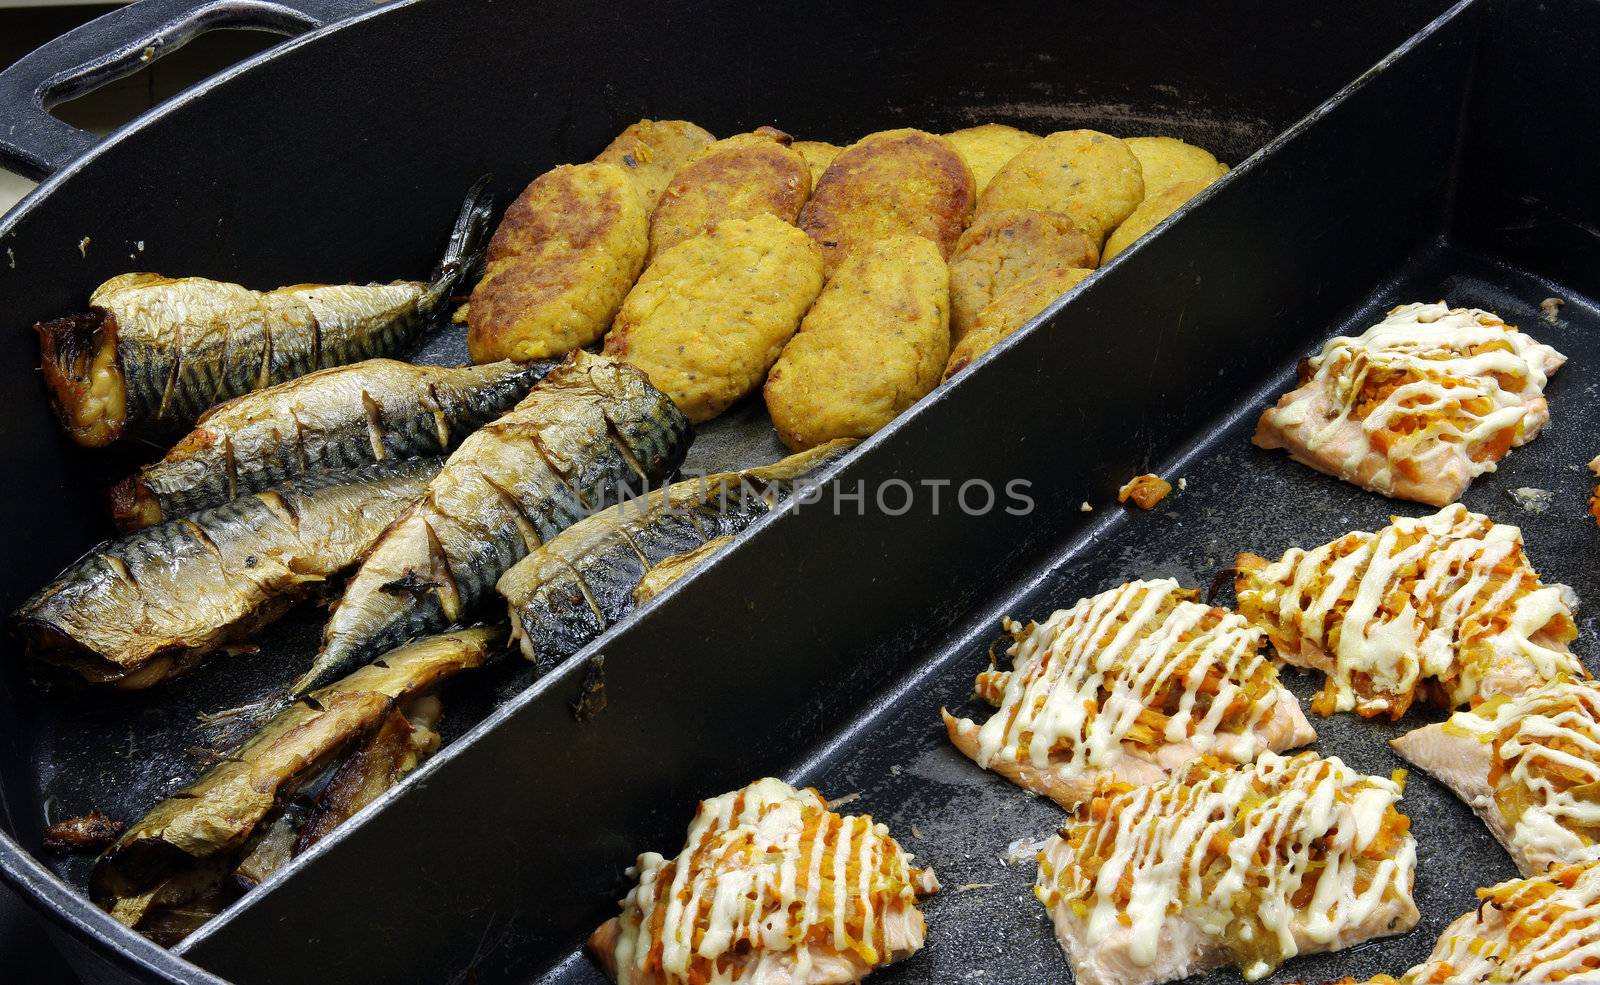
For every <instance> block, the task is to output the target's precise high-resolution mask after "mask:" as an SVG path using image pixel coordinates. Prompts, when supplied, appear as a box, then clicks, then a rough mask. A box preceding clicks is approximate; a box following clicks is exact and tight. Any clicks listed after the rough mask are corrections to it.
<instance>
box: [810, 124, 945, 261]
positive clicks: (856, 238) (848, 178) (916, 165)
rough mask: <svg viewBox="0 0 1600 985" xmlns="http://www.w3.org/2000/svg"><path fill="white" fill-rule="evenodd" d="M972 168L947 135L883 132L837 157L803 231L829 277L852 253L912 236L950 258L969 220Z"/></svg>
mask: <svg viewBox="0 0 1600 985" xmlns="http://www.w3.org/2000/svg"><path fill="white" fill-rule="evenodd" d="M973 189H974V186H973V180H972V169H971V168H969V167H967V162H965V161H963V160H962V159H961V155H960V154H957V153H956V151H955V148H954V147H951V146H950V143H949V141H947V140H945V139H944V138H943V137H939V136H935V135H934V134H931V133H924V132H923V131H921V130H884V131H882V132H880V133H873V134H868V135H867V136H865V137H863V138H861V139H860V140H858V141H856V142H855V143H854V144H851V145H850V146H849V147H847V148H845V149H844V150H843V151H841V152H840V153H839V156H838V157H836V158H834V160H833V163H832V164H831V165H829V167H828V170H827V171H826V172H824V173H823V175H822V181H820V182H818V184H817V187H816V189H815V190H814V191H813V192H812V193H811V201H809V202H807V203H806V207H805V208H804V209H801V210H800V228H801V229H804V230H805V231H806V232H807V233H808V234H809V235H810V236H811V238H812V239H813V240H815V241H816V243H817V245H818V246H819V247H821V248H822V256H823V259H824V261H825V263H826V265H827V271H828V274H829V275H830V276H831V275H832V273H833V271H834V270H836V269H838V266H839V264H840V262H841V261H843V259H844V258H845V256H846V255H847V254H848V253H849V252H850V251H851V250H853V249H856V248H858V247H861V246H865V245H867V244H870V243H873V242H876V241H877V240H880V239H886V238H888V237H890V236H898V235H900V234H902V233H911V234H913V235H916V236H922V237H924V238H926V239H929V240H932V241H933V242H934V244H935V245H937V246H938V247H939V252H940V254H941V255H942V256H944V257H948V256H949V255H950V251H951V250H952V249H954V248H955V245H956V238H957V237H959V236H960V235H961V230H963V229H965V228H966V226H967V223H968V222H969V221H971V219H972V205H973V200H974V199H975V198H976V194H975V192H974V190H973Z"/></svg>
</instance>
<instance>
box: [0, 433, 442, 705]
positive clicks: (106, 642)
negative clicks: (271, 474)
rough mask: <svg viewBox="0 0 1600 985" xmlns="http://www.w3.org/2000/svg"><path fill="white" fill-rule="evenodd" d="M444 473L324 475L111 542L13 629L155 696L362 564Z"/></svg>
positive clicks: (66, 661) (90, 673) (27, 642)
mask: <svg viewBox="0 0 1600 985" xmlns="http://www.w3.org/2000/svg"><path fill="white" fill-rule="evenodd" d="M441 464H442V461H441V460H440V459H438V458H425V459H406V460H401V461H396V462H385V463H382V464H379V465H372V466H368V467H366V468H362V469H354V470H351V471H349V472H345V473H339V474H333V473H329V474H326V475H321V476H315V477H311V478H307V479H303V480H300V481H298V482H293V483H290V484H288V485H286V486H284V487H282V488H281V489H275V490H268V491H266V492H261V493H257V494H255V495H252V496H242V497H240V498H239V499H236V500H234V501H232V502H230V503H226V504H224V505H222V506H217V507H214V508H212V509H209V510H205V511H202V512H200V513H197V514H195V515H194V516H192V517H187V518H184V519H180V520H172V521H169V522H167V523H162V524H158V525H157V526H154V527H149V528H147V529H144V530H141V531H139V532H137V533H133V534H129V535H127V536H124V537H121V538H119V539H116V540H111V541H107V542H105V543H103V544H101V545H100V546H98V547H96V548H94V549H93V550H91V551H90V552H89V553H88V554H86V555H84V556H83V557H82V558H81V559H80V560H78V561H77V562H76V563H75V564H73V565H72V566H71V567H70V568H68V569H67V570H66V571H65V572H63V573H62V574H61V575H60V576H59V577H57V578H56V579H55V580H54V581H53V582H51V583H50V584H49V585H47V586H45V587H44V588H43V589H42V590H40V592H39V593H38V594H37V595H35V596H34V597H33V598H31V599H29V600H28V601H27V602H25V603H23V605H22V607H21V608H20V609H18V610H17V612H16V613H15V614H14V615H13V617H12V624H13V627H14V630H15V632H16V633H17V635H18V636H19V637H20V639H21V640H22V642H23V645H24V647H25V648H26V650H27V651H28V652H29V653H30V654H32V655H33V656H34V657H37V658H39V659H41V660H44V661H46V662H49V663H54V664H58V665H60V666H63V667H66V668H68V669H70V670H73V671H75V672H77V673H78V674H80V675H81V676H82V677H84V678H85V679H86V680H88V681H90V682H92V683H95V684H107V685H111V686H114V687H118V688H129V689H132V688H143V687H149V686H150V685H152V684H155V683H156V682H158V681H161V680H165V679H166V678H169V677H173V676H175V675H177V674H180V673H183V672H184V671H187V670H189V669H190V668H192V667H194V666H195V665H196V664H198V663H199V662H200V661H201V660H202V659H204V658H205V656H206V655H207V654H209V653H211V652H212V651H214V650H216V649H218V648H220V647H222V646H223V645H225V644H227V643H230V642H233V641H235V640H238V639H240V638H242V637H244V636H246V635H248V634H249V633H251V632H252V631H254V630H256V629H258V628H260V627H261V626H263V625H265V624H267V623H269V622H271V621H272V620H273V619H276V618H277V617H278V616H280V615H282V614H283V613H284V612H285V611H286V610H287V609H288V608H289V607H290V606H291V605H292V604H293V603H294V601H296V600H297V599H299V598H301V597H302V596H304V595H305V594H307V593H308V592H309V591H311V590H313V589H314V588H315V587H316V586H318V585H319V584H320V583H322V582H323V581H325V580H326V579H329V578H332V577H334V576H335V575H338V574H339V573H340V572H342V571H344V570H345V569H346V568H348V567H349V566H350V565H352V564H354V563H355V561H356V559H357V558H358V557H360V555H361V553H362V552H363V551H365V550H366V549H367V547H368V546H369V545H370V544H371V543H372V542H373V541H374V540H375V539H376V538H377V537H378V535H379V534H380V533H382V532H383V530H384V528H385V527H387V526H388V525H389V524H390V523H391V522H393V521H394V520H395V518H396V517H398V516H400V515H401V514H402V513H403V512H404V511H405V510H406V509H407V508H408V507H409V506H411V504H412V503H414V502H416V500H417V497H419V496H420V495H422V493H423V491H424V490H425V489H426V488H427V484H428V480H429V479H431V478H433V477H434V476H435V475H436V474H438V472H439V467H440V465H441Z"/></svg>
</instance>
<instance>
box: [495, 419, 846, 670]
mask: <svg viewBox="0 0 1600 985" xmlns="http://www.w3.org/2000/svg"><path fill="white" fill-rule="evenodd" d="M853 444H854V442H853V441H848V440H841V441H834V442H830V443H829V444H826V445H820V446H818V447H817V448H814V449H812V450H810V451H806V452H802V453H800V454H798V455H791V456H789V457H788V458H785V459H783V460H782V461H780V462H777V463H776V464H773V465H768V466H764V467H761V468H753V469H746V470H745V471H743V472H723V473H718V474H715V475H709V476H705V477H704V478H699V479H688V480H685V481H683V482H678V483H674V484H673V485H671V486H668V487H666V488H665V489H657V490H655V491H654V492H652V493H650V494H649V495H648V496H643V497H640V498H639V499H637V500H634V501H632V502H627V503H622V504H620V505H618V506H613V507H611V508H610V509H608V510H604V511H602V512H600V513H596V514H595V515H594V516H591V517H589V518H588V519H586V520H584V521H582V522H581V523H578V524H576V525H574V526H573V527H571V528H570V529H568V530H567V531H565V532H564V533H562V534H561V535H560V536H558V537H556V538H555V539H554V540H551V541H550V542H549V543H547V544H545V545H544V546H543V547H541V548H540V549H539V550H537V551H535V552H533V553H532V554H530V555H529V556H528V557H527V558H526V559H524V560H523V561H521V562H520V563H518V564H517V566H516V567H514V568H512V569H511V570H510V571H508V572H506V573H505V575H504V576H503V577H501V579H500V581H499V583H498V584H497V585H495V589H496V590H497V591H498V592H499V593H500V594H501V595H502V596H503V597H504V598H505V600H506V603H507V604H508V605H509V606H510V609H511V635H512V638H513V639H515V640H516V641H517V643H518V644H519V645H520V646H521V647H522V653H523V656H525V657H527V658H528V659H529V660H531V661H533V663H534V665H535V666H536V667H538V669H539V672H540V673H544V672H547V671H549V670H550V669H551V668H553V667H554V666H556V664H558V663H560V662H561V661H562V660H564V659H565V658H567V657H569V656H571V655H573V654H574V653H577V652H578V651H579V650H581V649H583V647H584V646H585V645H587V644H588V643H589V641H591V640H593V639H594V638H595V637H597V636H599V635H600V634H601V633H603V632H604V631H605V630H606V629H607V628H609V627H611V626H613V625H615V624H616V623H617V622H618V620H620V619H621V618H622V617H623V616H625V615H627V614H628V613H629V612H631V611H632V610H633V609H634V607H635V605H636V604H637V600H636V599H635V597H634V592H635V589H637V588H638V586H639V585H640V583H641V582H642V581H643V580H644V578H645V576H646V574H647V573H648V572H649V571H650V570H651V569H652V568H654V567H655V566H657V565H659V564H661V563H662V562H664V561H666V560H667V559H669V558H673V557H675V556H677V555H682V554H684V553H686V552H689V551H693V550H695V549H696V548H700V547H703V546H704V545H706V544H708V543H711V542H713V541H716V540H718V539H720V538H723V537H727V536H731V535H733V534H737V533H739V532H740V531H742V530H744V529H746V528H747V527H749V526H750V525H751V524H753V523H755V521H756V520H758V519H760V518H761V517H763V516H766V515H767V514H768V513H770V512H771V511H772V510H773V508H774V507H775V506H776V505H777V504H778V503H780V502H781V501H783V500H784V499H785V498H786V497H788V496H789V495H790V494H791V493H793V492H794V491H795V490H796V488H797V486H798V484H799V482H800V481H801V480H802V479H804V478H805V477H806V476H807V475H809V474H812V473H814V472H816V471H817V470H818V469H820V468H821V467H822V466H824V465H826V464H828V463H829V462H831V461H833V460H835V459H837V458H838V457H839V456H840V455H842V454H843V453H844V452H845V451H846V450H847V449H848V448H849V447H850V446H851V445H853Z"/></svg>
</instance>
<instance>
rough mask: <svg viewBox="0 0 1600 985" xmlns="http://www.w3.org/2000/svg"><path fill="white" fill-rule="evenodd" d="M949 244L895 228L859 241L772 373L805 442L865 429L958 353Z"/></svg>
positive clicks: (797, 441) (784, 419) (790, 437)
mask: <svg viewBox="0 0 1600 985" xmlns="http://www.w3.org/2000/svg"><path fill="white" fill-rule="evenodd" d="M948 285H949V278H948V275H947V274H946V270H945V262H944V258H943V257H942V256H940V254H939V247H938V246H937V245H935V244H934V243H933V242H932V241H931V240H928V239H926V238H924V237H921V236H915V235H909V234H906V235H899V236H891V237H888V238H887V239H880V240H877V241H876V242H873V243H869V244H867V245H865V246H863V247H861V248H860V249H857V250H855V251H853V252H852V253H851V254H850V255H849V256H847V257H846V258H845V259H844V260H843V262H841V263H840V264H839V269H838V270H837V271H835V272H834V275H833V278H832V279H831V280H829V281H828V286H827V287H825V288H823V289H822V294H821V295H819V296H818V297H817V302H816V304H814V305H812V306H811V311H810V312H809V313H807V315H806V317H805V321H803V322H801V324H800V331H799V332H798V333H796V335H795V337H794V338H793V339H791V340H790V341H789V344H788V345H787V346H785V347H784V350H783V355H782V356H780V357H779V359H778V363H777V365H775V366H773V367H772V373H771V375H769V376H768V377H767V385H766V390H765V393H766V399H767V410H768V411H769V412H770V413H771V414H772V424H773V426H774V427H775V428H777V430H778V437H780V438H782V439H783V443H784V444H786V445H788V446H789V447H790V448H792V449H794V450H795V451H800V450H801V449H805V448H814V447H816V446H817V445H820V444H822V443H823V442H826V441H831V440H833V439H835V438H865V437H867V436H868V435H870V434H872V433H874V432H875V431H877V430H878V429H879V428H881V427H883V426H884V425H885V424H888V423H889V422H890V421H892V420H894V418H895V416H896V415H898V414H899V413H900V412H901V411H904V410H905V409H906V408H907V407H910V406H911V405H912V404H914V403H916V402H917V401H918V400H920V399H922V397H924V396H925V395H926V394H927V393H928V391H930V390H932V389H933V388H934V387H935V386H937V385H938V384H939V373H940V371H941V370H943V369H944V364H945V358H946V357H947V356H948V355H949V353H950V327H949V318H950V315H949V312H950V300H949V286H948Z"/></svg>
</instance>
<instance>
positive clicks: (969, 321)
mask: <svg viewBox="0 0 1600 985" xmlns="http://www.w3.org/2000/svg"><path fill="white" fill-rule="evenodd" d="M1099 265H1100V251H1099V249H1097V248H1096V247H1095V243H1094V240H1092V239H1090V238H1089V236H1088V234H1087V233H1085V232H1084V231H1083V230H1082V229H1079V228H1078V224H1077V223H1075V222H1073V221H1072V220H1071V219H1069V218H1067V216H1066V215H1064V214H1062V213H1060V212H1040V211H1038V210H1036V209H1000V210H998V211H995V212H984V213H981V214H980V215H979V216H978V218H977V219H976V221H974V222H973V224H972V225H971V227H969V228H968V229H967V231H966V232H964V233H962V234H961V239H959V240H957V241H956V252H955V255H954V256H952V257H951V258H950V332H951V335H952V336H953V337H954V338H955V340H956V341H960V340H961V338H962V337H963V336H965V335H966V334H967V333H968V332H969V331H971V330H972V326H973V324H974V323H975V322H976V321H977V318H978V312H980V311H982V310H983V309H984V307H985V306H987V305H988V304H989V302H990V301H993V300H994V299H995V298H997V297H999V296H1000V295H1001V294H1003V293H1005V291H1006V289H1007V288H1009V287H1011V285H1013V284H1016V283H1018V282H1019V281H1024V280H1027V279H1028V278H1029V277H1032V276H1034V275H1035V274H1040V273H1043V272H1045V271H1047V270H1056V269H1059V268H1062V267H1084V268H1089V269H1093V268H1094V267H1097V266H1099Z"/></svg>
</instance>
